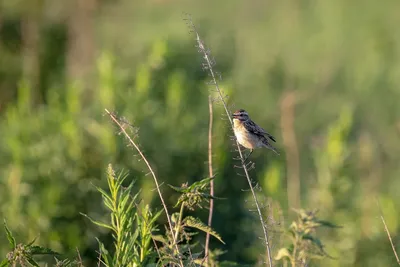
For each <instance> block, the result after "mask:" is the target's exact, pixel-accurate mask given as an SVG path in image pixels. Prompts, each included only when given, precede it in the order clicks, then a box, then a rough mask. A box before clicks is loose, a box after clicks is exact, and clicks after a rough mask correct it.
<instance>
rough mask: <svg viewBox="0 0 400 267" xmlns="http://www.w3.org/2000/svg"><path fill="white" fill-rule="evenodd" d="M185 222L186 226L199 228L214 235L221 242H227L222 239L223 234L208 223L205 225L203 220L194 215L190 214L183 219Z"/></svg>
mask: <svg viewBox="0 0 400 267" xmlns="http://www.w3.org/2000/svg"><path fill="white" fill-rule="evenodd" d="M183 223H184V224H185V225H186V226H189V227H192V228H196V229H199V230H201V231H203V232H205V233H208V234H210V235H212V236H214V237H215V238H216V239H218V240H219V241H220V242H221V243H223V244H225V242H224V241H223V240H222V238H221V236H220V235H219V234H218V233H217V232H215V231H214V230H213V229H212V228H211V227H209V226H208V225H205V224H204V223H203V222H202V221H200V220H199V219H197V218H194V217H192V216H188V217H186V218H185V219H184V220H183Z"/></svg>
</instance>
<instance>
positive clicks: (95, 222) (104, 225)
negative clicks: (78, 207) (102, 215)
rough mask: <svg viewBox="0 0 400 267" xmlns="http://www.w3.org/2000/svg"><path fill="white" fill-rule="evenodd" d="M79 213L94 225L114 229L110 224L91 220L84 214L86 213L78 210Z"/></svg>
mask: <svg viewBox="0 0 400 267" xmlns="http://www.w3.org/2000/svg"><path fill="white" fill-rule="evenodd" d="M80 214H81V215H83V216H85V217H86V218H88V219H89V220H90V221H91V222H92V223H94V224H95V225H98V226H100V227H104V228H107V229H110V230H111V231H115V230H114V228H113V227H112V226H110V225H108V224H105V223H102V222H98V221H95V220H93V219H92V218H90V217H89V216H88V215H86V214H84V213H82V212H80Z"/></svg>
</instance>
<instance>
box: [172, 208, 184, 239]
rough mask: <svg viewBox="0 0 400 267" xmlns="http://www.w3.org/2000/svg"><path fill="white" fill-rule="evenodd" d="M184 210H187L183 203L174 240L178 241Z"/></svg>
mask: <svg viewBox="0 0 400 267" xmlns="http://www.w3.org/2000/svg"><path fill="white" fill-rule="evenodd" d="M184 208H185V202H182V205H181V209H180V211H179V218H178V223H177V224H176V227H175V238H174V240H178V234H179V232H180V228H181V223H182V217H183V209H184Z"/></svg>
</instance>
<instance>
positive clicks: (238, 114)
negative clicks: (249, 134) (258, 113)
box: [232, 109, 249, 121]
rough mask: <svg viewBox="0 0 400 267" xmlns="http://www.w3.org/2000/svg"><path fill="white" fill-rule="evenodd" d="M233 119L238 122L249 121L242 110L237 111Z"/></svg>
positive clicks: (247, 115) (246, 114) (245, 112)
mask: <svg viewBox="0 0 400 267" xmlns="http://www.w3.org/2000/svg"><path fill="white" fill-rule="evenodd" d="M232 116H233V119H237V120H240V121H247V120H248V119H249V114H248V113H247V111H246V110H244V109H238V110H236V111H235V112H234V113H233V115H232Z"/></svg>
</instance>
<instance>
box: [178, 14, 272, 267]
mask: <svg viewBox="0 0 400 267" xmlns="http://www.w3.org/2000/svg"><path fill="white" fill-rule="evenodd" d="M185 20H186V21H187V23H188V26H189V27H190V30H191V31H192V32H193V33H194V34H195V35H196V42H197V48H198V49H199V53H201V54H202V55H203V59H204V64H203V68H204V69H206V70H208V72H209V74H210V76H211V85H213V86H214V87H215V89H216V92H217V95H218V98H219V100H220V101H221V103H222V105H223V107H224V110H225V113H226V116H227V117H228V119H229V123H230V124H231V128H232V131H233V127H234V126H233V121H232V118H231V115H230V112H229V110H228V106H227V103H226V100H225V99H226V96H225V95H224V94H223V92H222V89H221V88H220V87H219V84H218V81H217V78H216V76H217V74H216V73H215V71H214V69H213V67H214V66H215V62H214V60H213V59H212V57H211V52H210V51H209V50H208V49H207V48H206V47H205V45H204V42H203V41H202V39H201V38H200V35H199V33H198V31H197V29H196V27H195V25H194V24H193V21H192V18H191V17H190V15H187V18H186V19H185ZM235 141H236V146H237V150H238V152H239V156H240V159H241V164H242V167H243V170H244V173H245V176H246V178H247V182H248V184H249V187H250V190H251V194H252V196H253V198H254V202H255V205H256V208H257V213H258V215H259V218H260V222H261V226H262V229H263V233H264V242H265V245H266V247H267V252H268V263H269V266H270V267H272V255H271V248H270V244H269V238H268V230H267V225H266V223H265V222H264V219H263V216H262V213H261V208H260V204H259V203H258V199H257V196H256V193H255V192H254V188H253V185H252V182H251V179H250V175H249V171H248V169H247V166H246V163H245V160H244V157H243V153H242V150H241V148H240V145H239V142H238V141H237V139H236V137H235Z"/></svg>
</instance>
